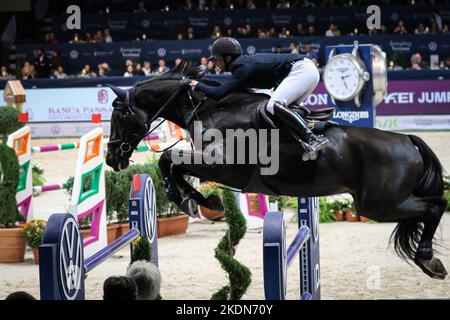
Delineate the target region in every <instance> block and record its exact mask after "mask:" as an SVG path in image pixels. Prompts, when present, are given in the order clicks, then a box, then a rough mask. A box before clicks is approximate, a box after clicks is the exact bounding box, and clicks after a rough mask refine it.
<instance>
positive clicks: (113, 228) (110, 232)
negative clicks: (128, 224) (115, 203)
mask: <svg viewBox="0 0 450 320" xmlns="http://www.w3.org/2000/svg"><path fill="white" fill-rule="evenodd" d="M106 219H107V222H108V223H107V226H106V241H107V242H108V243H111V242H113V241H114V240H116V239H117V238H118V236H119V235H118V233H119V227H120V226H119V225H118V224H115V223H113V222H112V220H113V219H114V214H113V212H111V211H108V210H107V211H106Z"/></svg>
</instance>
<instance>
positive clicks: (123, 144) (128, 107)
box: [107, 87, 203, 157]
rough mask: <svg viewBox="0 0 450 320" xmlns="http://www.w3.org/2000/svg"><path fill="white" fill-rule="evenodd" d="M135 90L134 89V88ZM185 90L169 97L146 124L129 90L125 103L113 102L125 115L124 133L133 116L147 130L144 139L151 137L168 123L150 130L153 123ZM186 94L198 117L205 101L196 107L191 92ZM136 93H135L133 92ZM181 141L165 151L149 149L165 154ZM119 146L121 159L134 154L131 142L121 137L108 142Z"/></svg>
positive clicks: (188, 91) (159, 124) (114, 106)
mask: <svg viewBox="0 0 450 320" xmlns="http://www.w3.org/2000/svg"><path fill="white" fill-rule="evenodd" d="M133 89H134V88H133ZM182 90H183V88H182V87H179V88H178V89H177V90H176V91H175V92H174V93H173V94H172V95H171V96H170V97H169V99H168V100H167V101H166V102H165V103H164V104H163V105H162V107H161V108H160V109H159V110H158V111H157V112H156V113H155V114H154V115H153V117H152V118H151V119H150V120H149V121H147V122H145V121H142V120H141V119H140V118H139V117H138V116H137V114H136V113H135V112H134V111H133V108H134V107H135V106H134V105H132V102H131V99H130V90H127V91H126V97H125V101H116V100H115V101H114V102H113V108H114V110H120V111H122V112H123V113H124V114H125V115H124V117H123V118H122V119H121V121H125V124H124V126H123V127H124V129H123V130H124V132H126V131H127V126H128V122H129V121H128V118H129V117H130V116H131V115H133V116H134V117H135V118H136V120H137V121H138V122H139V124H140V126H141V127H144V128H145V130H146V133H145V135H144V137H145V136H148V135H150V134H151V133H152V132H153V131H154V130H156V129H157V128H158V127H159V126H161V125H162V124H163V123H164V121H166V119H162V120H161V121H160V122H159V123H158V124H157V125H156V126H155V127H153V129H150V126H151V123H152V122H153V121H155V120H156V119H157V118H158V117H159V116H160V115H161V113H162V112H163V111H164V110H166V109H167V107H168V106H169V105H170V104H171V103H172V102H173V100H174V99H175V98H176V97H177V96H178V94H179V93H180V91H182ZM186 92H187V94H188V97H189V101H190V102H191V105H192V107H193V110H192V112H193V114H195V115H197V112H196V111H197V109H198V107H199V106H200V105H201V103H202V102H203V100H201V101H200V102H199V103H198V104H197V105H195V103H194V99H193V98H192V94H191V92H190V90H186ZM133 93H134V92H133ZM181 140H183V139H179V140H178V141H176V142H175V143H174V144H172V145H170V146H169V147H167V148H165V149H164V150H158V151H157V150H153V149H151V148H149V150H151V151H154V152H158V153H160V152H164V151H166V150H168V149H171V148H173V147H174V146H175V145H176V144H177V143H178V142H180V141H181ZM117 144H120V145H119V148H120V152H121V153H120V156H121V157H123V156H124V155H125V154H127V153H130V152H132V151H133V150H132V149H133V148H132V145H131V144H130V142H128V141H124V140H123V138H122V137H120V138H119V139H115V140H110V141H109V142H108V144H107V145H108V147H109V146H110V145H117Z"/></svg>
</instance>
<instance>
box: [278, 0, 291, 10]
mask: <svg viewBox="0 0 450 320" xmlns="http://www.w3.org/2000/svg"><path fill="white" fill-rule="evenodd" d="M290 7H291V4H290V3H289V1H287V0H280V2H279V3H278V4H277V9H289V8H290Z"/></svg>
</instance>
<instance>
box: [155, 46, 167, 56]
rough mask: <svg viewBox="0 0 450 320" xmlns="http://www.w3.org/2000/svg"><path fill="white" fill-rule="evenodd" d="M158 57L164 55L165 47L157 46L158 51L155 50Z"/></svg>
mask: <svg viewBox="0 0 450 320" xmlns="http://www.w3.org/2000/svg"><path fill="white" fill-rule="evenodd" d="M156 53H157V54H158V56H159V57H164V56H165V55H166V49H164V48H158V51H156Z"/></svg>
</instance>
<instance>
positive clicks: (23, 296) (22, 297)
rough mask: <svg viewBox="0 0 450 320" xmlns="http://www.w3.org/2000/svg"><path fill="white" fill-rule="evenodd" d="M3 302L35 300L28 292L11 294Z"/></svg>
mask: <svg viewBox="0 0 450 320" xmlns="http://www.w3.org/2000/svg"><path fill="white" fill-rule="evenodd" d="M5 300H10V301H31V300H36V298H35V297H33V296H32V295H31V294H29V293H28V292H25V291H17V292H13V293H11V294H9V295H8V296H7V297H6V298H5Z"/></svg>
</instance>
